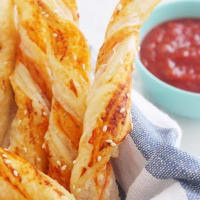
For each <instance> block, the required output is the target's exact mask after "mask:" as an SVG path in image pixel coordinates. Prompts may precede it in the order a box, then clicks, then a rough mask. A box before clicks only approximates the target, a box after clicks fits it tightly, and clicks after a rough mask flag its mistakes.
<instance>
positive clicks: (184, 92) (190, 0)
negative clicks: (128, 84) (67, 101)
mask: <svg viewBox="0 0 200 200" xmlns="http://www.w3.org/2000/svg"><path fill="white" fill-rule="evenodd" d="M184 3H199V4H200V1H199V0H178V1H175V0H174V1H169V2H162V3H161V4H160V5H158V6H157V7H156V8H155V9H154V11H153V12H156V11H157V10H159V9H163V7H165V6H166V5H173V4H184ZM183 18H184V15H183ZM174 19H177V18H174ZM199 19H200V14H199ZM163 22H164V21H163ZM161 23H162V22H161ZM157 25H159V24H157ZM154 27H156V26H154ZM154 27H152V28H154ZM148 32H149V31H148ZM148 32H147V33H146V34H148ZM146 34H145V36H146ZM145 36H144V37H145ZM139 49H140V43H139ZM139 52H140V51H138V53H137V55H136V59H135V62H136V63H138V65H139V67H140V68H141V69H142V70H143V71H144V72H145V73H146V74H147V75H148V76H150V78H151V79H153V80H154V81H156V82H157V83H158V84H160V85H162V86H164V87H165V88H167V89H169V90H174V91H175V92H177V93H181V94H182V95H190V96H193V97H198V98H200V93H196V92H190V91H187V90H183V89H179V88H177V87H175V86H172V85H170V84H168V83H166V82H164V81H162V80H160V79H159V78H158V77H156V76H155V75H154V74H152V73H151V72H150V71H149V70H148V69H147V68H146V67H145V66H144V64H143V63H142V61H141V59H140V54H139ZM136 69H137V67H136Z"/></svg>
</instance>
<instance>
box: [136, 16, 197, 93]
mask: <svg viewBox="0 0 200 200" xmlns="http://www.w3.org/2000/svg"><path fill="white" fill-rule="evenodd" d="M140 58H141V61H142V63H143V64H144V65H145V67H146V68H147V69H148V70H149V71H150V72H152V73H153V74H154V75H155V76H156V77H158V78H159V79H161V80H163V81H164V82H166V83H168V84H170V85H173V86H175V87H177V88H180V89H183V90H188V91H191V92H197V93H200V19H180V20H174V21H169V22H165V23H163V24H161V25H159V26H157V27H155V28H154V29H153V30H151V31H150V32H149V33H148V34H147V36H146V37H145V38H144V40H143V42H142V44H141V50H140Z"/></svg>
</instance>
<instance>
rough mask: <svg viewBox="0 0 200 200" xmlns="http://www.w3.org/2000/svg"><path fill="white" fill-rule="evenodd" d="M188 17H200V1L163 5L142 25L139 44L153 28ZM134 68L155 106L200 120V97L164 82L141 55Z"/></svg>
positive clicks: (175, 2) (174, 2) (184, 1)
mask: <svg viewBox="0 0 200 200" xmlns="http://www.w3.org/2000/svg"><path fill="white" fill-rule="evenodd" d="M187 17H189V18H200V1H199V0H182V1H181V0H178V1H172V2H168V3H161V4H160V5H159V6H158V7H156V8H155V10H154V11H153V13H152V14H151V16H150V17H149V19H148V20H147V21H146V22H145V24H144V25H143V26H142V28H141V31H140V41H139V43H140V42H141V41H142V39H143V38H144V36H145V35H146V34H147V33H148V32H149V31H150V30H151V29H152V28H153V27H155V26H157V25H159V24H161V23H163V22H165V21H169V20H172V19H178V18H187ZM135 66H136V70H137V71H138V72H139V75H140V77H141V79H142V82H143V83H142V85H143V87H144V89H145V92H146V93H147V94H148V95H149V96H150V98H151V100H152V101H153V102H154V103H155V104H157V105H159V106H160V107H162V108H163V109H165V110H167V111H169V112H171V113H174V114H177V115H181V116H184V117H189V118H196V119H200V94H198V93H193V92H187V91H184V90H181V89H178V88H176V87H173V86H171V85H169V84H167V83H165V82H163V81H161V80H160V79H158V78H157V77H156V76H154V75H153V74H152V73H151V72H149V71H148V70H147V69H146V68H145V67H144V65H143V64H142V63H141V61H140V56H139V54H138V55H137V57H136V60H135Z"/></svg>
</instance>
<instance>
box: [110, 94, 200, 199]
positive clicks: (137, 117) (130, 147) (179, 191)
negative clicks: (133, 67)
mask: <svg viewBox="0 0 200 200" xmlns="http://www.w3.org/2000/svg"><path fill="white" fill-rule="evenodd" d="M132 101H133V104H132V114H133V120H132V122H133V131H132V132H131V134H130V135H129V136H128V137H127V138H126V140H125V141H124V143H123V144H122V145H121V146H120V156H119V158H118V159H115V160H113V166H114V170H115V173H116V176H117V178H118V181H119V183H120V185H121V187H122V188H123V190H124V191H125V192H126V194H127V195H126V196H127V197H126V199H127V200H149V199H152V200H198V199H199V200H200V159H198V158H196V157H193V156H191V155H189V154H188V153H186V152H183V151H181V150H179V149H178V147H179V144H180V139H181V130H180V128H179V126H178V125H177V124H176V122H175V121H173V120H172V119H170V118H169V117H168V116H167V115H166V114H164V113H163V112H161V111H160V110H158V109H157V108H156V107H155V106H153V105H152V104H150V103H149V102H147V101H146V100H145V99H144V98H143V97H141V96H140V95H139V94H137V93H136V92H135V91H134V92H133V96H132ZM124 199H125V198H124Z"/></svg>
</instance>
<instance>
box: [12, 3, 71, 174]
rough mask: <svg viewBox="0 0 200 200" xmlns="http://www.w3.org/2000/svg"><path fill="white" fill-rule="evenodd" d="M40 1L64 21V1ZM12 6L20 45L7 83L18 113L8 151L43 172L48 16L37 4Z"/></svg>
mask: <svg viewBox="0 0 200 200" xmlns="http://www.w3.org/2000/svg"><path fill="white" fill-rule="evenodd" d="M44 1H45V2H47V3H48V6H49V7H50V8H51V9H52V10H54V12H55V15H59V16H60V18H62V19H64V20H66V19H68V15H67V14H66V13H67V10H68V8H67V7H66V5H68V4H67V3H66V1H64V0H63V1H62V0H58V1H56V2H57V3H56V2H55V1H47V0H44ZM73 2H74V0H71V1H69V5H73ZM15 3H16V6H17V13H18V22H17V29H18V32H19V37H20V44H19V47H18V49H17V58H16V68H15V71H14V73H13V74H12V77H11V82H12V86H13V89H14V92H15V101H16V103H17V106H18V111H17V115H16V117H15V119H14V121H13V123H12V129H11V138H10V147H9V149H10V150H11V151H12V152H15V153H17V154H18V155H20V156H22V157H23V158H25V159H26V160H28V161H29V162H31V163H32V164H33V165H34V166H36V167H37V168H38V169H40V170H41V171H43V172H47V167H48V160H47V155H46V153H45V150H44V148H42V145H43V143H44V135H45V133H46V131H47V129H48V124H49V113H50V108H51V100H52V80H51V78H52V77H51V70H50V67H49V61H48V56H47V49H46V48H47V47H46V38H45V34H46V32H45V29H46V23H45V19H46V18H47V17H48V14H47V13H45V12H41V10H40V7H39V6H38V3H40V1H37V0H26V1H21V0H15ZM52 37H53V36H52Z"/></svg>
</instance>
